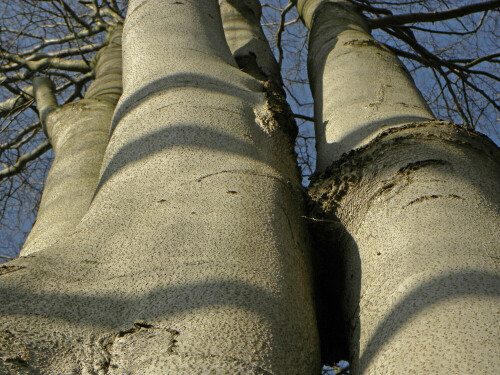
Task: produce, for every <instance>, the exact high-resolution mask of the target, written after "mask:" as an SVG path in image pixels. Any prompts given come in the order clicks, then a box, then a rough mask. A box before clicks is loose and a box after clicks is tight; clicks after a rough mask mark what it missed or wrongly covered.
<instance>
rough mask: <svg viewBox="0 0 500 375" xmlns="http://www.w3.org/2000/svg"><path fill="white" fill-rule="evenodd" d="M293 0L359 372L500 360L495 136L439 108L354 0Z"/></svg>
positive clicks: (321, 200)
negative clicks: (303, 38)
mask: <svg viewBox="0 0 500 375" xmlns="http://www.w3.org/2000/svg"><path fill="white" fill-rule="evenodd" d="M297 5H298V9H299V12H301V15H302V17H303V19H304V21H305V22H306V24H307V25H308V27H309V28H310V49H309V50H310V56H309V75H310V81H311V85H312V87H313V92H314V95H315V100H316V108H315V110H316V113H315V118H316V119H317V124H316V131H317V142H318V146H317V147H318V166H319V170H320V173H319V174H317V175H316V176H315V177H314V178H313V184H312V187H311V190H310V194H311V197H312V198H313V200H314V201H315V202H316V207H315V212H314V215H315V216H316V219H319V220H322V223H327V224H326V225H327V226H328V230H327V231H326V235H325V233H322V234H321V235H322V236H323V239H324V243H323V246H324V247H327V248H328V246H330V247H329V248H330V252H331V253H332V255H329V256H330V257H331V258H333V259H337V261H338V263H334V264H331V265H330V266H331V268H332V269H333V268H335V269H339V268H340V269H341V271H340V272H342V275H343V283H342V285H338V286H337V288H339V289H341V290H342V294H343V296H342V299H341V302H342V306H343V309H344V317H345V320H346V324H347V329H348V339H349V346H350V363H351V367H352V373H354V374H407V373H432V374H462V373H484V374H486V373H496V372H498V369H499V368H500V362H499V358H500V357H499V353H498V350H497V349H496V348H498V345H497V340H498V334H499V329H498V324H497V314H498V311H499V303H498V297H499V293H498V291H499V286H500V275H499V273H498V249H499V248H500V243H499V238H498V235H497V233H499V232H500V226H499V222H500V220H499V219H500V217H499V216H500V215H499V208H500V194H499V190H498V188H497V186H496V185H497V182H495V181H498V179H499V178H500V165H499V160H500V152H499V149H498V147H496V146H495V145H494V144H493V143H492V142H491V141H490V140H489V139H488V138H486V137H485V136H482V135H479V134H478V133H476V132H474V131H470V130H468V129H466V128H464V127H461V126H458V125H454V124H450V123H446V122H442V121H437V120H434V119H433V118H432V114H431V113H430V111H428V109H427V106H426V105H425V103H424V102H423V99H422V98H421V95H420V94H419V92H418V90H417V89H416V88H415V86H414V85H413V83H412V81H411V79H410V78H409V76H408V75H407V73H406V71H405V70H404V69H403V67H402V65H401V64H400V63H399V62H398V61H397V59H396V58H395V57H394V56H391V55H390V53H389V52H388V51H387V50H386V49H385V47H383V45H381V44H379V43H378V42H376V41H375V40H373V38H372V37H371V36H370V35H369V33H368V30H367V28H366V26H365V21H364V20H363V18H362V16H361V15H359V14H357V13H356V11H355V9H354V8H352V7H350V6H349V5H348V3H347V2H344V1H306V0H304V1H300V0H299V1H298V4H297ZM425 119H428V120H425ZM352 148H354V149H355V150H353V151H349V150H351V149H352ZM346 151H349V152H346ZM344 152H345V153H344ZM323 228H324V226H323ZM328 235H329V236H330V238H328ZM325 237H326V240H325Z"/></svg>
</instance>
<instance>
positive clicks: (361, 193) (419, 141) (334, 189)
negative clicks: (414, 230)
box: [308, 120, 500, 363]
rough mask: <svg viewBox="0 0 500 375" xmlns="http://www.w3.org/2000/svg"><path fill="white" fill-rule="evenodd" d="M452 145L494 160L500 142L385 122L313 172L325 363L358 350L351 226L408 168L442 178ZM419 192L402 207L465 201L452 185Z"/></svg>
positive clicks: (390, 193) (410, 174)
mask: <svg viewBox="0 0 500 375" xmlns="http://www.w3.org/2000/svg"><path fill="white" fill-rule="evenodd" d="M408 150H410V151H408ZM412 150H415V151H414V152H415V155H413V154H411V153H412V152H413V151H412ZM449 150H452V152H449ZM457 150H460V151H457ZM408 152H410V154H408ZM456 152H459V153H461V154H464V153H465V154H470V153H474V154H475V155H476V156H477V155H481V157H482V158H484V157H486V158H487V159H490V160H492V161H494V162H495V163H497V164H498V160H500V149H499V148H498V147H497V146H496V145H495V144H494V143H493V142H492V141H491V140H490V139H489V138H487V137H486V136H484V135H482V134H480V133H478V132H476V131H474V130H471V129H469V128H466V127H465V126H461V125H456V124H453V123H449V122H445V121H439V120H431V121H423V122H415V123H409V124H406V125H403V126H399V127H393V128H389V129H387V130H385V131H383V132H382V133H381V134H380V135H378V136H377V137H376V138H375V139H374V140H372V141H371V142H370V143H369V144H367V145H365V146H363V147H361V148H359V149H356V150H351V151H349V152H347V153H345V154H343V155H342V156H341V157H340V158H339V159H338V160H336V161H334V162H333V163H332V164H331V165H330V166H329V167H328V168H326V169H325V170H324V171H323V172H321V173H318V174H315V175H313V176H312V177H311V185H310V187H309V191H308V192H309V196H310V201H309V211H308V216H309V217H310V218H311V220H309V228H310V232H311V235H312V236H311V237H312V239H313V246H314V248H313V249H314V252H313V254H314V256H315V259H314V265H315V267H316V295H317V304H318V306H317V311H318V322H319V327H320V328H319V330H320V332H321V334H322V336H321V346H322V347H321V351H322V360H323V363H334V361H336V360H338V359H342V358H344V359H345V358H351V359H355V358H354V357H355V356H357V355H358V352H357V351H359V300H360V299H361V296H360V295H359V293H360V285H361V284H360V282H361V279H360V275H361V271H360V266H361V264H360V258H359V255H356V254H357V244H356V242H355V240H354V239H353V237H352V236H351V234H350V232H351V233H354V232H355V231H356V230H357V229H356V228H357V225H358V223H359V222H361V221H362V217H363V215H364V214H365V213H366V212H367V210H368V209H369V207H370V205H371V204H372V202H373V201H374V199H377V198H380V197H382V198H383V199H385V200H388V199H392V198H394V197H396V196H398V192H399V191H401V189H404V188H406V187H407V186H408V185H409V184H412V183H413V182H414V181H418V178H419V176H417V175H414V173H417V172H419V173H423V174H424V176H426V177H425V178H426V179H427V180H426V181H427V182H430V183H432V182H435V181H439V182H443V181H441V180H439V178H438V177H436V176H435V172H438V173H439V174H443V176H447V175H448V174H450V173H451V174H453V173H456V172H454V169H455V167H456V166H455V164H453V163H454V160H456V159H454V158H455V157H456ZM403 155H404V156H405V157H404V158H402V157H399V156H403ZM412 158H413V160H412ZM443 179H444V177H443ZM422 195H423V196H422V197H420V198H418V199H414V200H413V201H412V202H410V203H409V204H408V206H409V205H411V204H416V203H420V202H424V201H426V200H429V199H456V200H465V198H464V197H462V196H460V195H458V194H454V193H453V192H450V193H449V194H439V193H438V192H436V193H435V194H433V193H432V192H431V193H430V194H426V195H424V194H422ZM378 255H381V253H380V251H379V254H378ZM356 267H359V270H356ZM357 271H358V274H357V275H356V272H357ZM346 291H349V292H346ZM356 293H358V295H356ZM339 304H341V307H340V308H339ZM348 339H349V340H348ZM347 341H349V342H350V344H347ZM356 348H357V349H356ZM347 351H350V353H347Z"/></svg>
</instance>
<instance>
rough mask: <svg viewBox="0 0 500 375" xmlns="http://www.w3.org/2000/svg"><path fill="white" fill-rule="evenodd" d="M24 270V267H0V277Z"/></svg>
mask: <svg viewBox="0 0 500 375" xmlns="http://www.w3.org/2000/svg"><path fill="white" fill-rule="evenodd" d="M23 268H26V267H25V266H0V276H2V275H6V274H8V273H11V272H16V271H19V270H22V269H23Z"/></svg>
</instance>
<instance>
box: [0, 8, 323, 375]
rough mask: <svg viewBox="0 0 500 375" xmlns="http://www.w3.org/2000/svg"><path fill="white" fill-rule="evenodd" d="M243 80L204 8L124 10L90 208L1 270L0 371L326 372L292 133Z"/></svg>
mask: <svg viewBox="0 0 500 375" xmlns="http://www.w3.org/2000/svg"><path fill="white" fill-rule="evenodd" d="M242 70H245V69H242ZM242 70H240V68H239V67H238V65H237V63H236V61H235V59H234V58H233V55H232V53H231V51H230V49H229V48H228V45H227V42H226V39H225V36H224V31H223V28H222V24H221V15H220V11H219V4H218V3H217V1H216V0H211V1H207V0H197V1H184V2H179V1H174V0H168V1H158V0H151V1H146V2H144V1H139V0H134V1H130V3H129V9H128V14H127V19H126V22H125V25H124V30H123V95H122V96H121V98H120V101H119V103H118V105H117V107H116V110H115V112H114V116H113V120H112V123H111V127H110V129H111V138H110V139H109V142H108V144H107V148H106V151H105V154H104V157H103V161H102V167H101V173H100V177H99V182H98V184H97V187H96V188H95V189H94V194H93V199H92V202H91V204H90V207H89V208H88V210H87V211H86V213H85V214H84V215H83V217H82V218H81V220H80V221H79V223H78V225H77V226H76V228H75V229H74V230H73V231H71V233H69V234H67V235H65V236H61V238H58V239H57V241H55V242H54V243H53V244H51V245H50V246H48V247H44V248H43V249H42V250H39V251H36V250H33V251H31V250H30V251H29V252H30V254H29V255H28V256H25V257H21V258H19V259H16V260H14V261H12V262H9V263H8V264H7V265H4V266H2V267H1V268H0V283H1V286H0V293H1V297H0V298H1V300H2V304H1V305H0V347H1V351H0V372H2V373H9V374H11V373H12V374H24V373H30V374H31V373H41V374H69V373H81V374H209V373H221V374H236V373H255V374H271V373H272V374H278V373H290V374H292V373H295V374H312V373H318V372H319V371H320V362H319V351H318V339H317V329H316V321H315V314H314V308H313V299H312V292H311V281H310V278H311V270H310V261H309V256H310V249H309V243H308V235H307V231H306V230H305V228H304V226H303V221H302V220H301V219H300V217H301V216H302V215H303V213H302V209H303V207H302V206H303V201H302V197H303V193H302V192H303V190H302V187H301V184H300V180H299V177H298V173H297V172H298V170H297V166H296V161H295V155H294V152H293V132H294V130H293V129H294V126H293V124H292V123H291V120H290V118H289V117H287V116H286V113H287V112H286V110H282V107H281V106H282V104H283V101H284V99H283V96H282V93H281V92H280V91H279V90H277V89H276V88H275V85H273V84H270V83H269V82H263V81H261V80H259V79H257V78H255V77H254V76H252V75H250V74H248V73H245V72H244V71H242ZM260 78H262V77H260ZM49 107H50V106H49ZM52 116H53V114H52V113H51V114H49V115H48V117H47V121H48V122H50V121H51V119H52ZM57 121H59V122H61V123H63V122H64V119H63V118H62V115H61V118H60V119H59V118H57ZM68 121H71V116H69V117H68ZM58 129H59V128H56V127H54V129H53V130H51V131H53V132H55V133H57V131H58ZM50 136H51V139H55V138H56V137H58V135H57V134H53V135H50ZM57 153H58V151H56V157H58V155H57ZM51 173H52V172H51ZM27 252H28V251H26V253H27Z"/></svg>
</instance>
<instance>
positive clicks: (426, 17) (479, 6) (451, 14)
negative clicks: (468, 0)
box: [370, 0, 500, 29]
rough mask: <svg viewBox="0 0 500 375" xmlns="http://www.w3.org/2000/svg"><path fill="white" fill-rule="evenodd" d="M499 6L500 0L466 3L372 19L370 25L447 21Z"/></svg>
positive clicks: (376, 26) (379, 26) (375, 26)
mask: <svg viewBox="0 0 500 375" xmlns="http://www.w3.org/2000/svg"><path fill="white" fill-rule="evenodd" d="M499 7H500V0H489V1H484V2H481V3H476V4H470V5H464V6H462V7H458V8H453V9H449V10H445V11H442V12H428V13H408V14H397V15H392V16H386V17H381V18H377V19H373V20H370V27H371V28H372V29H379V28H382V27H391V26H399V25H405V24H408V23H418V22H436V21H445V20H449V19H452V18H458V17H463V16H466V15H468V14H471V13H477V12H484V11H487V10H492V9H496V8H499Z"/></svg>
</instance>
